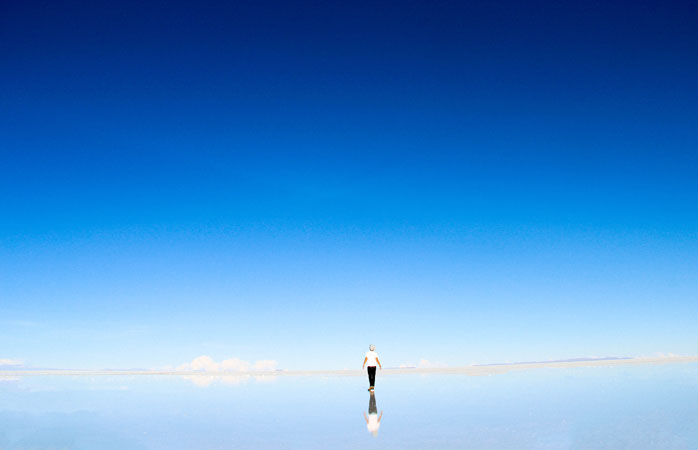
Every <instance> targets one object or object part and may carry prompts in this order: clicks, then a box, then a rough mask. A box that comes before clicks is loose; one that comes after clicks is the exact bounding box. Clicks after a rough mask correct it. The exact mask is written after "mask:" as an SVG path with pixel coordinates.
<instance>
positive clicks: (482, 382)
mask: <svg viewBox="0 0 698 450" xmlns="http://www.w3.org/2000/svg"><path fill="white" fill-rule="evenodd" d="M696 375H698V365H696V364H672V365H665V366H642V367H615V368H604V367H595V368H576V369H541V370H530V371H524V372H511V373H507V374H501V375H495V376H486V377H469V376H460V375H428V376H421V375H395V376H380V375H379V378H378V380H377V383H376V393H375V396H373V397H372V396H371V395H370V394H369V393H367V392H366V386H365V384H366V382H365V380H364V378H363V377H284V376H279V377H273V376H269V377H256V378H255V377H244V376H243V377H240V376H221V377H215V376H202V377H178V376H113V377H112V376H101V377H99V376H97V377H55V376H54V377H40V376H37V377H9V378H5V379H3V380H2V381H0V396H1V398H2V403H1V406H0V449H3V450H5V449H30V448H31V449H44V448H45V449H49V448H61V449H112V448H113V449H116V448H119V449H124V448H133V449H190V448H221V449H223V448H225V449H228V448H231V449H232V448H235V449H240V448H242V449H247V448H250V449H251V448H304V449H308V448H311V449H312V448H369V449H371V448H467V449H604V450H605V449H634V450H644V449H663V450H671V449H694V448H698V432H697V431H696V428H697V427H696V423H698V413H697V412H696V407H695V405H696V404H698V390H697V389H696V388H698V382H696V380H697V379H698V377H696ZM367 404H368V406H367ZM383 411H385V414H383ZM359 417H361V419H359ZM379 419H380V420H379ZM379 429H380V433H379V432H378V430H379ZM367 431H368V432H367Z"/></svg>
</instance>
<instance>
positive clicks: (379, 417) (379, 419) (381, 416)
mask: <svg viewBox="0 0 698 450" xmlns="http://www.w3.org/2000/svg"><path fill="white" fill-rule="evenodd" d="M364 414H366V413H364ZM382 418H383V410H382V409H381V415H380V416H378V423H381V419H382ZM367 423H368V422H367Z"/></svg>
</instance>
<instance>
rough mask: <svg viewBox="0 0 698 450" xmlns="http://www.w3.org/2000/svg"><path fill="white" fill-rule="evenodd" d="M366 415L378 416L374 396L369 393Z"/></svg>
mask: <svg viewBox="0 0 698 450" xmlns="http://www.w3.org/2000/svg"><path fill="white" fill-rule="evenodd" d="M368 414H369V415H371V414H378V408H376V395H375V394H374V393H373V392H371V398H369V399H368Z"/></svg>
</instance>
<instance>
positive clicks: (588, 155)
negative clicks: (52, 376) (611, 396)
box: [0, 1, 698, 369]
mask: <svg viewBox="0 0 698 450" xmlns="http://www.w3.org/2000/svg"><path fill="white" fill-rule="evenodd" d="M222 3H223V2H220V4H217V3H216V2H197V3H196V4H194V3H193V2H190V3H181V2H133V3H131V2H117V3H114V2H94V1H91V2H82V3H73V2H31V1H22V2H4V3H3V4H2V6H0V48H2V58H1V59H0V81H1V82H2V86H3V88H2V89H1V90H0V145H1V148H0V152H1V157H2V158H1V160H0V206H1V208H2V210H1V211H2V214H1V216H0V359H3V358H11V359H20V360H23V361H24V362H25V364H27V365H32V366H40V367H70V368H77V367H80V368H104V367H119V368H128V367H162V366H166V365H178V364H181V363H183V362H186V361H190V360H191V359H193V358H194V357H197V356H199V355H209V356H211V357H212V358H214V359H215V360H221V359H225V358H229V357H238V358H242V359H244V360H251V361H253V360H257V359H273V360H276V361H278V364H279V367H283V368H294V369H296V368H311V369H320V368H343V367H355V366H356V365H357V364H360V363H361V360H362V356H363V352H364V351H365V350H366V346H367V345H368V344H369V343H375V344H376V345H377V346H378V351H379V354H380V355H381V357H382V359H383V361H384V364H385V365H387V366H395V365H399V364H405V363H416V362H417V361H418V360H420V359H422V358H424V359H427V360H430V361H439V362H442V363H446V364H449V365H460V364H469V363H473V362H479V363H485V362H504V361H521V360H541V359H548V358H554V359H556V358H567V357H579V356H605V355H618V356H621V355H622V356H625V355H627V356H635V355H652V354H656V353H670V352H672V353H678V354H696V353H698V347H697V346H698V344H697V342H698V327H696V317H697V314H698V131H697V130H698V83H696V80H698V58H697V57H696V48H697V47H698V6H697V5H696V3H695V2H691V3H680V2H659V1H657V2H652V1H650V2H627V3H624V2H566V1H555V2H400V3H388V2H346V3H345V5H343V6H340V5H338V4H336V3H335V2H308V3H297V2H278V3H276V2H259V1H254V2H233V3H229V4H227V5H222Z"/></svg>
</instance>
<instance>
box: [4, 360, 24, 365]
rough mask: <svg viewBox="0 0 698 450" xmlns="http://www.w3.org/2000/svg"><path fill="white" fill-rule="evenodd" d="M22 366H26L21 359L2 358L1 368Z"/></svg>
mask: <svg viewBox="0 0 698 450" xmlns="http://www.w3.org/2000/svg"><path fill="white" fill-rule="evenodd" d="M22 364H24V361H20V360H19V359H8V358H4V359H3V358H0V366H21V365H22Z"/></svg>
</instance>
